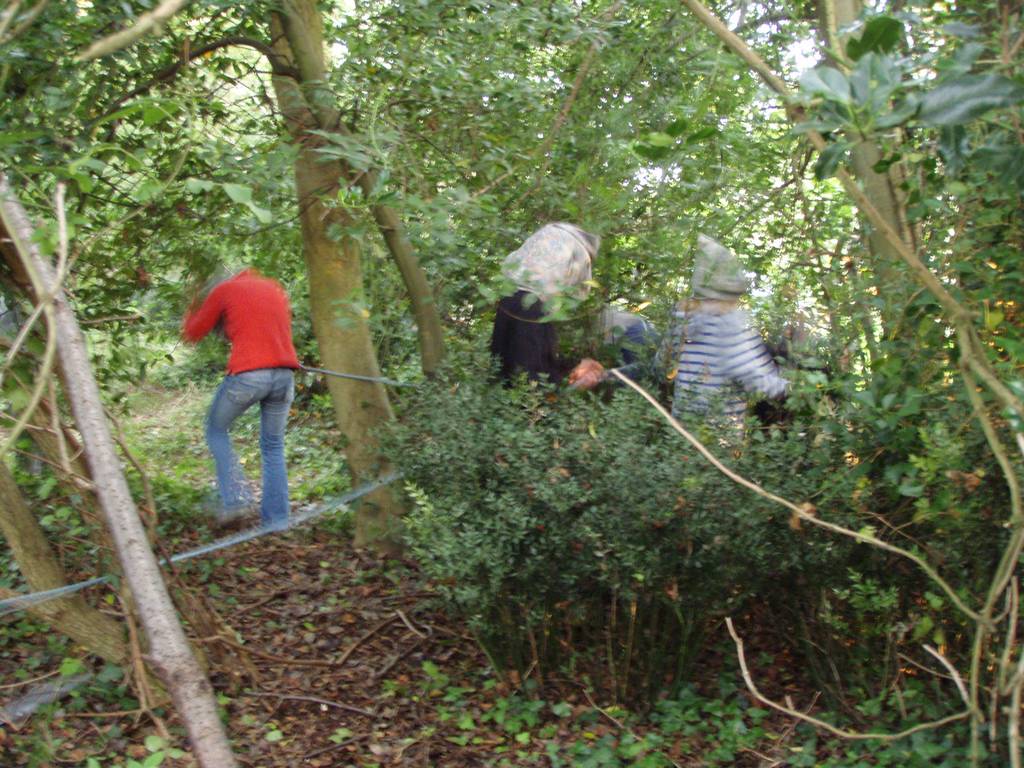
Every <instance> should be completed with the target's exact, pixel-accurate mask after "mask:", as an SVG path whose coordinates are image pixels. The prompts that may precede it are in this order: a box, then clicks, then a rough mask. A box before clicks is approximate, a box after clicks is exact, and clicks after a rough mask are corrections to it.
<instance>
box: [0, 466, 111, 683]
mask: <svg viewBox="0 0 1024 768" xmlns="http://www.w3.org/2000/svg"><path fill="white" fill-rule="evenodd" d="M0 533H3V535H4V538H5V539H7V544H8V546H9V547H10V548H11V553H12V554H13V555H14V562H16V563H17V564H18V570H19V571H21V575H22V576H24V577H25V582H26V583H27V584H28V586H29V587H30V588H31V589H32V591H34V592H43V591H45V590H48V589H57V588H58V587H63V586H66V585H67V578H66V576H65V575H64V569H63V568H61V565H60V562H59V561H58V560H57V556H56V555H55V554H54V552H53V549H52V548H51V547H50V543H49V542H48V541H47V540H46V535H45V534H44V533H43V530H42V529H41V528H40V527H39V523H38V521H37V520H36V518H35V516H34V515H33V514H32V512H31V511H30V510H29V508H28V505H27V504H26V503H25V499H24V497H23V496H22V495H21V490H20V489H19V488H18V485H17V483H15V481H14V477H13V476H12V475H11V471H10V470H9V469H8V468H7V465H6V464H4V463H3V462H2V461H0ZM4 596H5V597H17V595H16V594H14V593H11V594H5V595H4ZM27 610H28V611H29V612H31V613H32V614H33V615H35V616H37V617H39V618H40V619H42V620H43V621H45V622H46V623H48V624H50V625H51V626H52V627H53V628H54V629H56V630H57V631H59V632H62V633H64V634H65V635H67V636H68V637H70V638H71V639H72V640H74V641H75V642H76V643H78V644H79V645H81V646H83V647H84V648H85V649H86V650H87V651H89V652H90V653H94V654H96V655H97V656H99V657H100V658H102V659H106V660H107V661H109V662H112V663H114V664H124V663H125V662H126V661H127V660H128V646H127V645H126V644H125V639H124V632H123V630H122V628H121V625H120V624H118V622H116V621H114V619H112V618H110V617H109V616H107V615H105V614H102V613H100V612H99V611H97V610H96V609H95V608H93V607H91V606H90V605H89V604H88V603H86V602H85V598H83V597H82V596H81V595H80V594H76V595H69V596H68V597H61V598H57V599H54V600H50V601H47V602H45V603H37V604H35V605H32V606H31V607H29V608H28V609H27Z"/></svg>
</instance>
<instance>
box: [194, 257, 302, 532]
mask: <svg viewBox="0 0 1024 768" xmlns="http://www.w3.org/2000/svg"><path fill="white" fill-rule="evenodd" d="M218 325H219V326H220V327H221V329H222V330H223V332H224V335H225V336H226V337H227V339H228V341H229V342H230V343H231V355H230V357H229V358H228V367H227V375H226V376H225V377H224V381H223V382H222V383H221V385H220V387H218V388H217V392H216V394H214V396H213V402H212V403H210V411H209V413H208V414H207V417H206V442H207V445H209V446H210V453H212V454H213V461H214V464H215V465H216V468H217V489H218V491H219V493H220V500H221V505H222V506H221V510H220V513H219V515H218V522H221V523H224V522H228V521H230V520H233V519H236V518H238V517H241V516H242V515H244V514H245V513H246V512H247V511H248V509H249V508H250V507H251V506H252V504H253V499H252V492H251V491H250V489H249V484H248V483H247V482H246V479H245V474H244V473H243V471H242V467H241V466H240V465H239V463H238V457H237V456H236V455H235V451H234V448H233V447H232V445H231V437H230V435H229V434H228V430H229V429H230V428H231V425H232V423H234V421H235V419H237V418H238V417H239V416H241V415H242V414H243V413H244V412H245V411H246V410H248V409H249V408H250V407H252V406H253V405H255V404H256V403H259V405H260V454H261V457H262V463H263V496H262V499H261V502H260V519H261V522H262V524H263V526H264V527H267V528H275V529H280V528H285V527H287V525H288V511H289V504H288V469H287V467H286V465H285V460H284V434H285V427H286V425H287V422H288V409H289V408H290V406H291V402H292V398H293V397H294V395H295V375H294V370H295V369H296V368H298V367H299V359H298V357H297V356H296V354H295V347H294V346H293V345H292V316H291V307H290V306H289V304H288V296H287V294H285V291H284V289H283V288H282V287H281V285H280V284H279V283H278V282H277V281H276V280H272V279H270V278H268V277H264V276H263V275H261V274H259V273H258V272H257V271H256V270H255V269H251V268H250V269H245V270H243V271H242V272H240V273H238V274H237V275H235V276H234V277H232V278H229V279H227V280H225V281H224V282H222V283H219V284H218V285H216V286H215V287H214V288H213V290H211V291H210V293H209V294H208V295H207V296H206V298H205V299H204V300H203V301H202V302H199V301H198V299H197V300H196V301H195V302H193V304H192V307H191V308H190V309H189V311H188V313H187V314H186V315H185V321H184V324H183V326H182V331H181V333H182V336H183V337H184V338H185V340H186V341H189V342H192V343H195V342H198V341H199V340H200V339H202V338H203V337H204V336H206V334H208V333H209V332H210V331H212V330H213V329H214V328H215V327H217V326H218Z"/></svg>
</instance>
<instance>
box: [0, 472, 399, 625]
mask: <svg viewBox="0 0 1024 768" xmlns="http://www.w3.org/2000/svg"><path fill="white" fill-rule="evenodd" d="M401 476H402V474H401V472H389V473H387V474H386V475H382V476H381V477H379V478H377V479H376V480H374V481H372V482H369V483H367V484H366V485H361V486H359V487H358V488H355V489H353V490H351V491H349V492H348V493H344V494H342V495H341V496H337V497H335V498H333V499H328V500H326V501H325V502H324V503H323V504H318V505H316V506H313V507H310V508H308V509H306V510H304V511H301V512H299V513H298V514H296V515H293V516H292V517H290V518H289V520H288V524H287V525H285V526H283V527H281V528H273V527H262V526H260V527H256V528H250V529H249V530H246V531H240V532H239V533H236V534H233V535H231V536H225V537H224V538H221V539H217V540H216V541H212V542H210V543H209V544H204V545H203V546H201V547H196V548H195V549H190V550H187V551H185V552H179V553H178V554H176V555H171V557H170V562H172V563H180V562H183V561H185V560H191V559H192V558H194V557H201V556H202V555H208V554H210V553H211V552H217V551H218V550H221V549H227V548H228V547H233V546H236V545H238V544H241V543H243V542H246V541H251V540H253V539H258V538H261V537H263V536H268V535H270V534H272V533H282V532H284V531H287V530H291V529H292V528H297V527H298V526H300V525H303V524H304V523H307V522H309V521H310V520H314V519H316V518H318V517H320V516H322V515H324V514H326V513H327V512H331V511H334V510H336V509H339V508H341V507H344V506H347V505H349V504H351V503H352V502H353V501H356V500H357V499H361V498H362V497H363V496H366V495H367V494H370V493H373V492H374V491H376V490H377V489H378V488H383V487H384V486H385V485H388V484H390V483H393V482H394V481H395V480H397V479H398V478H400V477H401ZM167 562H168V561H167V560H166V559H165V560H163V561H162V562H161V564H162V565H166V564H167ZM111 578H112V577H111V576H98V577H96V578H94V579H86V580H85V581H79V582H76V583H74V584H67V585H65V586H63V587H56V588H55V589H47V590H43V591H40V592H32V593H30V594H27V595H18V596H17V597H11V598H8V599H6V600H0V616H6V615H8V614H10V613H15V612H17V611H23V610H26V609H28V608H31V607H32V606H34V605H39V604H40V603H45V602H47V601H49V600H56V599H57V598H60V597H65V596H67V595H70V594H73V593H75V592H80V591H82V590H83V589H88V588H89V587H95V586H98V585H100V584H105V583H107V582H108V581H110V579H111Z"/></svg>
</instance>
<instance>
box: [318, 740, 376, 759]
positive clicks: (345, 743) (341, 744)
mask: <svg viewBox="0 0 1024 768" xmlns="http://www.w3.org/2000/svg"><path fill="white" fill-rule="evenodd" d="M368 738H370V734H368V733H362V734H360V735H358V736H353V737H352V738H351V739H345V740H344V741H339V742H338V743H337V744H331V745H330V746H329V747H321V748H320V749H314V750H313V751H312V752H307V753H306V754H304V755H303V756H302V759H303V760H309V759H311V758H314V757H317V756H318V755H323V754H326V753H327V752H333V751H334V750H336V749H342V748H344V747H347V746H348V745H349V744H355V743H356V742H360V741H366V739H368Z"/></svg>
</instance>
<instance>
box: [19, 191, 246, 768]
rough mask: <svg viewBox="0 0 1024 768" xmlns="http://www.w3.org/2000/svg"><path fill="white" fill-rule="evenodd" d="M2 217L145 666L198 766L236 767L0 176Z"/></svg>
mask: <svg viewBox="0 0 1024 768" xmlns="http://www.w3.org/2000/svg"><path fill="white" fill-rule="evenodd" d="M0 214H2V216H0V218H2V221H3V224H4V227H5V229H6V231H7V234H8V236H9V237H10V238H11V240H12V241H13V243H14V246H15V248H16V250H17V251H18V254H19V256H20V257H21V260H22V262H23V264H24V265H25V267H26V271H27V272H28V273H29V277H30V278H31V279H32V282H33V285H34V287H35V291H36V294H37V296H39V297H40V300H41V301H46V300H47V299H48V298H51V297H52V302H53V310H54V319H55V328H53V329H52V330H53V332H54V333H55V334H56V336H57V354H58V356H59V359H60V364H61V367H62V368H63V370H64V375H65V378H66V382H67V396H68V400H69V401H70V403H71V410H72V412H73V414H74V416H75V422H76V424H77V425H78V430H79V432H80V434H81V435H82V444H83V447H84V449H85V455H86V461H87V463H88V465H89V468H90V470H91V472H90V475H91V476H92V478H93V481H94V482H95V483H96V491H97V496H98V498H99V503H100V507H101V509H102V510H103V516H104V518H105V520H106V523H107V527H108V528H109V530H110V533H111V538H112V539H113V542H114V546H115V548H116V551H117V556H118V559H119V560H120V563H121V570H122V572H123V573H124V578H125V580H126V582H127V584H128V586H129V588H130V589H131V591H132V596H133V597H134V599H135V602H136V606H137V608H138V611H139V617H140V619H141V620H142V625H143V628H144V629H145V632H146V637H147V640H148V641H149V661H150V663H151V665H152V666H153V668H154V669H156V670H157V672H158V673H159V675H160V677H161V679H162V680H163V682H164V683H165V685H166V686H167V689H168V691H170V693H171V697H172V699H173V701H174V705H175V708H176V709H177V711H178V713H179V714H180V716H181V719H182V721H183V723H184V724H185V728H186V730H187V732H188V737H189V742H190V743H191V746H192V750H193V754H194V755H195V757H196V759H197V760H198V762H199V764H200V765H201V766H202V767H203V768H234V766H236V765H237V763H236V762H235V758H234V755H233V754H232V752H231V747H230V745H229V743H228V739H227V734H226V733H225V731H224V727H223V726H222V725H221V722H220V717H219V715H218V712H217V704H216V701H215V700H214V696H213V689H212V687H211V686H210V682H209V680H207V679H206V676H205V675H204V674H203V671H202V669H201V668H200V667H199V664H198V663H197V662H196V658H195V656H193V654H192V649H191V648H190V647H189V644H188V641H187V639H186V638H185V632H184V631H183V630H182V627H181V624H180V622H179V621H178V615H177V613H176V611H175V609H174V604H173V603H172V602H171V597H170V595H169V594H168V592H167V587H166V585H165V584H164V581H163V574H162V573H161V572H160V566H159V565H158V563H157V560H156V557H155V556H154V554H153V551H152V550H151V549H150V548H149V544H148V541H147V539H146V531H145V528H144V526H143V525H142V520H141V519H140V518H139V513H138V510H137V509H136V507H135V502H134V500H133V499H132V496H131V492H130V491H129V489H128V483H127V481H126V480H125V476H124V472H123V471H122V469H121V464H120V461H119V460H118V457H117V452H116V450H115V448H114V441H113V439H112V438H111V435H110V427H109V425H108V424H107V419H106V414H105V413H104V410H103V403H102V400H101V398H100V391H99V387H98V386H97V384H96V379H95V377H94V376H93V373H92V367H91V365H90V362H89V355H88V351H87V349H86V346H85V339H84V338H83V336H82V331H81V329H80V328H79V326H78V321H77V320H76V319H75V316H74V313H73V312H72V311H71V307H70V306H69V305H68V303H67V299H66V298H65V296H64V293H63V291H62V290H61V289H60V286H59V285H58V283H57V275H56V274H55V272H54V269H53V266H52V265H51V264H50V263H49V262H48V261H46V260H45V259H44V258H43V256H42V254H41V253H40V252H39V250H38V248H36V246H35V245H34V244H33V243H32V235H33V228H32V225H31V224H30V222H29V220H28V216H27V214H26V213H25V210H24V208H23V207H22V205H21V203H20V202H19V201H18V200H17V198H16V197H15V196H14V193H13V191H12V190H11V188H10V186H9V184H8V181H7V177H6V175H3V174H0Z"/></svg>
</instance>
